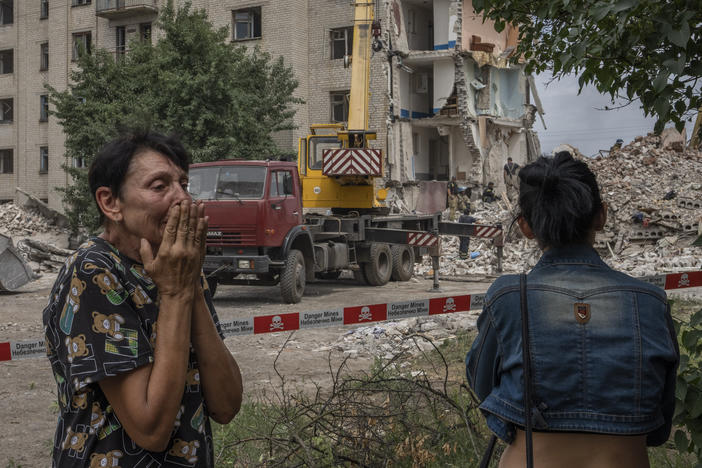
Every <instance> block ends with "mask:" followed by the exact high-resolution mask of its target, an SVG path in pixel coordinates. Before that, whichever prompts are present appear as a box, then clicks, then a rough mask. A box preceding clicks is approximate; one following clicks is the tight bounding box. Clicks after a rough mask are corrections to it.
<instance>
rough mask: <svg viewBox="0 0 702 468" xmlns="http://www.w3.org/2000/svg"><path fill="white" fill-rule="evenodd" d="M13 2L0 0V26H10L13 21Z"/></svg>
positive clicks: (11, 0)
mask: <svg viewBox="0 0 702 468" xmlns="http://www.w3.org/2000/svg"><path fill="white" fill-rule="evenodd" d="M13 3H14V1H13V0H0V24H12V23H14V21H15V18H14V16H15V12H14V6H13Z"/></svg>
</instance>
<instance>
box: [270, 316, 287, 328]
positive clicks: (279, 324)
mask: <svg viewBox="0 0 702 468" xmlns="http://www.w3.org/2000/svg"><path fill="white" fill-rule="evenodd" d="M283 328H285V325H284V324H283V319H281V318H280V315H276V316H275V317H273V321H272V322H271V328H270V329H271V330H282V329H283Z"/></svg>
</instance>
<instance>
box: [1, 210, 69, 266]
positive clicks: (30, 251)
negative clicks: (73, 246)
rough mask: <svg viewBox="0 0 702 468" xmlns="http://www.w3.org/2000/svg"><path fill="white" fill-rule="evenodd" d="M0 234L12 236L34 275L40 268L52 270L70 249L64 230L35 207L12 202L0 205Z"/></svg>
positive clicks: (59, 264)
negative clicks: (23, 206)
mask: <svg viewBox="0 0 702 468" xmlns="http://www.w3.org/2000/svg"><path fill="white" fill-rule="evenodd" d="M0 234H4V235H5V236H8V237H10V238H12V239H14V244H15V245H16V250H17V252H18V253H19V254H20V255H21V257H22V259H23V260H24V261H25V262H27V265H28V266H29V267H30V268H31V269H32V271H33V273H34V276H35V278H37V277H39V276H40V274H41V272H56V271H58V269H59V268H60V267H61V265H63V262H64V260H65V259H66V257H67V256H68V255H70V254H71V253H72V252H71V251H70V250H66V249H65V247H67V246H68V230H67V229H65V228H61V227H58V226H57V225H56V224H55V220H54V219H51V218H47V217H45V216H44V215H42V214H41V213H40V212H39V211H38V210H37V209H35V208H29V209H25V208H21V207H19V206H17V205H15V204H14V203H4V204H2V205H0Z"/></svg>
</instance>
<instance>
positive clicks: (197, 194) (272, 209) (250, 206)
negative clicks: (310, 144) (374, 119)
mask: <svg viewBox="0 0 702 468" xmlns="http://www.w3.org/2000/svg"><path fill="white" fill-rule="evenodd" d="M189 191H190V193H191V194H192V196H193V198H194V199H196V200H203V201H204V203H205V212H206V214H207V216H209V229H208V233H207V255H206V257H205V263H204V267H203V268H204V271H205V274H206V276H207V278H208V283H209V287H210V290H211V292H212V294H214V293H215V291H216V289H217V284H218V283H222V284H261V285H275V284H280V291H281V294H282V297H283V300H284V301H285V302H287V303H297V302H299V301H300V300H301V299H302V295H303V293H304V290H305V285H306V283H307V282H312V281H315V280H316V279H318V278H319V279H335V278H338V277H339V275H340V274H341V272H342V271H343V270H346V269H349V270H351V271H353V273H354V276H355V278H356V279H357V280H358V281H360V282H362V283H365V284H369V285H373V286H381V285H383V284H386V283H387V282H388V281H389V280H390V279H394V280H397V281H407V280H409V279H410V278H411V277H412V274H413V271H414V263H415V262H419V261H421V257H422V255H427V254H428V255H431V256H432V258H433V260H434V262H435V263H434V266H435V268H434V271H435V287H437V288H438V259H439V254H440V245H441V239H440V234H450V235H461V236H466V235H467V236H474V235H476V233H478V231H480V232H482V233H484V235H482V237H493V238H495V239H497V240H498V242H496V243H495V245H497V246H498V257H501V251H502V249H501V243H500V242H499V241H501V239H502V228H501V227H500V226H485V225H473V224H459V223H444V222H441V217H440V213H437V214H433V215H415V214H412V215H377V214H359V213H356V212H350V213H347V214H343V215H342V214H339V215H329V214H318V213H305V214H303V209H302V202H301V186H300V179H299V176H298V171H297V165H296V163H292V162H284V161H271V160H268V161H251V160H222V161H215V162H208V163H197V164H193V165H191V166H190V180H189ZM498 268H500V265H499V264H498Z"/></svg>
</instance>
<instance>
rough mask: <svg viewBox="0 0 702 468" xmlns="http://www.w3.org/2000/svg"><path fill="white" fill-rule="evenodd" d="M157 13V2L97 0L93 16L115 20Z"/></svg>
mask: <svg viewBox="0 0 702 468" xmlns="http://www.w3.org/2000/svg"><path fill="white" fill-rule="evenodd" d="M149 13H158V0H97V2H96V3H95V14H96V15H97V16H100V17H102V18H109V19H116V18H124V17H126V16H136V15H143V14H149Z"/></svg>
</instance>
